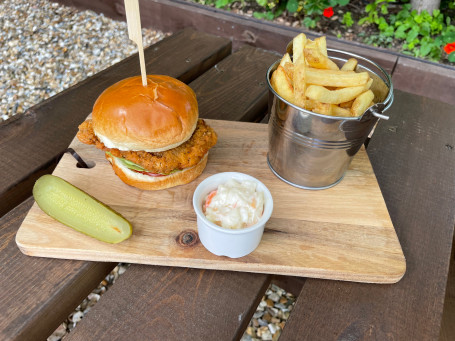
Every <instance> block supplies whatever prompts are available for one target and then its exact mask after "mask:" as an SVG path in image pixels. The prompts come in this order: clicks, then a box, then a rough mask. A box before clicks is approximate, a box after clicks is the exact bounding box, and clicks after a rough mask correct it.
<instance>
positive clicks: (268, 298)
mask: <svg viewBox="0 0 455 341" xmlns="http://www.w3.org/2000/svg"><path fill="white" fill-rule="evenodd" d="M294 304H295V296H294V295H293V294H292V293H289V292H286V291H285V290H283V289H282V288H280V287H278V286H277V285H275V284H271V285H270V286H269V288H268V289H267V290H266V292H265V295H264V297H263V298H262V300H261V302H260V303H259V306H258V307H257V310H256V312H255V313H254V314H253V318H252V319H251V321H250V323H249V325H248V327H247V329H246V331H245V333H244V335H243V337H242V338H241V341H260V340H271V341H277V340H278V339H279V337H280V335H281V331H282V330H283V328H284V326H285V324H286V320H287V319H288V318H289V315H290V311H291V310H292V308H293V306H294Z"/></svg>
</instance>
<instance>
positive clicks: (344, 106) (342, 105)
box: [339, 100, 354, 109]
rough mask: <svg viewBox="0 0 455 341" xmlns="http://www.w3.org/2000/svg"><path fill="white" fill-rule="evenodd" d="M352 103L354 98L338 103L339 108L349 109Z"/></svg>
mask: <svg viewBox="0 0 455 341" xmlns="http://www.w3.org/2000/svg"><path fill="white" fill-rule="evenodd" d="M352 103H354V100H352V101H348V102H343V103H340V104H339V106H340V107H341V108H345V109H351V107H352Z"/></svg>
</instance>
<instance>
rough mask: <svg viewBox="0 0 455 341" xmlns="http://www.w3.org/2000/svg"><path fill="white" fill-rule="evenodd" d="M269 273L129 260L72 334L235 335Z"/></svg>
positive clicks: (111, 336) (205, 337) (217, 337)
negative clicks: (159, 264) (121, 272)
mask: <svg viewBox="0 0 455 341" xmlns="http://www.w3.org/2000/svg"><path fill="white" fill-rule="evenodd" d="M269 282H270V276H268V275H258V274H250V273H242V274H238V273H232V272H228V271H212V270H198V269H187V268H168V267H158V266H145V265H131V267H130V268H129V269H128V270H127V271H126V272H125V274H123V275H122V276H121V277H120V278H119V279H118V280H117V282H116V283H115V285H114V286H112V288H111V289H110V290H109V291H108V292H107V293H106V294H104V295H103V298H102V299H101V300H100V301H99V302H98V303H97V304H96V305H95V306H94V307H93V308H92V309H91V310H90V312H89V313H88V314H87V315H86V316H85V317H84V319H83V320H82V321H81V322H80V323H79V324H78V326H77V327H76V328H75V329H74V330H73V331H72V332H71V333H70V334H69V335H68V336H69V337H68V340H84V341H85V340H98V341H103V340H113V339H114V340H115V339H125V338H126V337H128V339H130V340H220V341H221V340H235V339H239V338H240V337H241V336H242V334H243V332H244V331H245V329H246V327H247V325H248V322H249V321H250V318H251V316H252V314H253V313H254V311H255V309H256V307H257V305H258V304H259V301H260V299H261V295H258V293H264V292H265V290H266V289H267V286H268V284H269Z"/></svg>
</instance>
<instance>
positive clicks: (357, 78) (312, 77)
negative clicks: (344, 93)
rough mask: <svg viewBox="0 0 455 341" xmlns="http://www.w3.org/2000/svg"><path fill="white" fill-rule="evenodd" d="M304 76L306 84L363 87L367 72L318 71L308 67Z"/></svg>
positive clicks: (367, 76) (366, 79)
mask: <svg viewBox="0 0 455 341" xmlns="http://www.w3.org/2000/svg"><path fill="white" fill-rule="evenodd" d="M305 75H306V82H307V83H310V84H315V85H322V86H336V87H348V86H359V85H365V84H366V83H367V82H368V79H369V75H368V73H367V72H359V73H356V72H345V71H337V70H320V69H315V68H310V67H309V68H307V69H306V72H305ZM294 80H295V79H294Z"/></svg>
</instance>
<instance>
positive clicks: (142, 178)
mask: <svg viewBox="0 0 455 341" xmlns="http://www.w3.org/2000/svg"><path fill="white" fill-rule="evenodd" d="M207 156H208V153H207V154H205V155H204V157H203V158H202V159H201V161H199V163H198V164H196V165H195V166H193V167H191V168H186V169H183V170H181V171H179V172H175V173H172V174H170V175H165V176H157V177H154V176H149V175H145V174H141V173H137V172H135V171H132V170H130V169H129V168H127V167H125V166H124V165H123V164H122V163H121V162H118V161H117V159H116V158H115V157H114V156H110V155H109V154H106V159H108V160H109V162H110V163H111V165H112V168H113V169H114V172H115V174H117V176H118V177H119V178H120V179H121V180H122V181H123V182H124V183H126V184H128V185H130V186H133V187H136V188H140V189H143V190H148V191H156V190H160V189H166V188H171V187H174V186H178V185H184V184H187V183H189V182H191V181H193V180H194V179H196V178H197V177H198V176H199V175H201V174H202V172H203V171H204V169H205V166H206V165H207Z"/></svg>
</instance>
